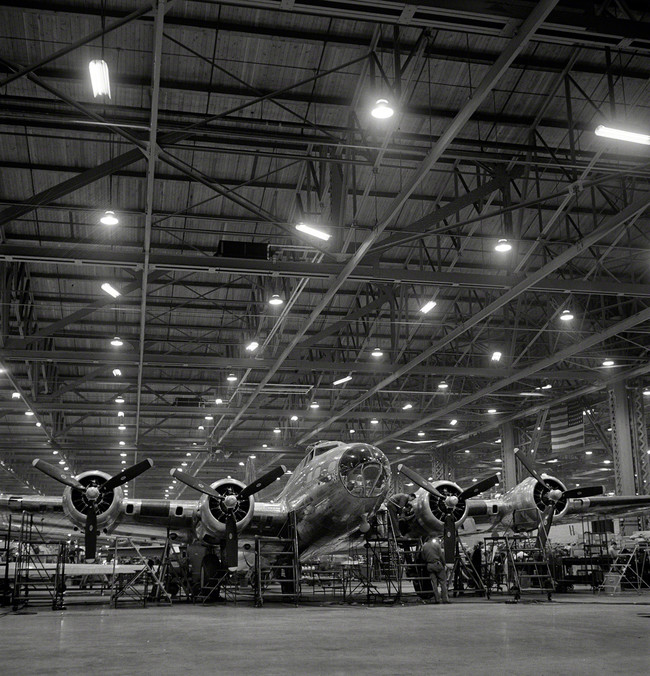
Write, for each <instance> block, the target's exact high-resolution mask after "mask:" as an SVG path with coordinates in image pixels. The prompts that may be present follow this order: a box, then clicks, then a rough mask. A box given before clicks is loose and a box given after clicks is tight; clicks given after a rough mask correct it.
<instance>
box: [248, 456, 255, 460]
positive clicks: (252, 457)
mask: <svg viewBox="0 0 650 676" xmlns="http://www.w3.org/2000/svg"><path fill="white" fill-rule="evenodd" d="M248 457H249V458H250V459H251V460H255V458H256V456H254V455H249V456H248Z"/></svg>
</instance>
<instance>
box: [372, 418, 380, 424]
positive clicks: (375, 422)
mask: <svg viewBox="0 0 650 676" xmlns="http://www.w3.org/2000/svg"><path fill="white" fill-rule="evenodd" d="M370 424H371V425H379V420H377V418H373V419H372V420H371V421H370Z"/></svg>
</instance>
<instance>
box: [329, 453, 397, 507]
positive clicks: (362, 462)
mask: <svg viewBox="0 0 650 676" xmlns="http://www.w3.org/2000/svg"><path fill="white" fill-rule="evenodd" d="M390 474H391V472H390V464H389V462H388V458H387V457H386V456H385V455H384V453H383V452H382V451H380V450H379V449H378V448H377V447H376V446H371V445H370V444H350V446H348V448H347V450H345V451H344V452H343V454H342V455H341V458H340V459H339V475H340V477H341V482H342V483H343V485H344V486H345V488H346V489H347V490H348V491H349V492H350V493H352V495H354V496H356V497H359V498H376V497H379V496H381V495H383V494H384V493H385V492H386V491H387V490H388V486H389V483H390Z"/></svg>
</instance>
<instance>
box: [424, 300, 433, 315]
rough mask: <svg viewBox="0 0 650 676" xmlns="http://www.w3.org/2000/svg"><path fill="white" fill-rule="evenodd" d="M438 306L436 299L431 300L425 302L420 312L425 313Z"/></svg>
mask: <svg viewBox="0 0 650 676" xmlns="http://www.w3.org/2000/svg"><path fill="white" fill-rule="evenodd" d="M435 306H436V301H435V300H430V301H429V302H428V303H425V304H424V305H423V306H422V307H421V308H420V312H421V313H422V314H423V315H425V314H427V312H431V310H433V308H434V307H435Z"/></svg>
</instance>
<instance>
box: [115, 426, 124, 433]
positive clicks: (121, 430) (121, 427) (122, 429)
mask: <svg viewBox="0 0 650 676" xmlns="http://www.w3.org/2000/svg"><path fill="white" fill-rule="evenodd" d="M117 429H118V430H120V432H124V430H125V429H126V425H118V426H117Z"/></svg>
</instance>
